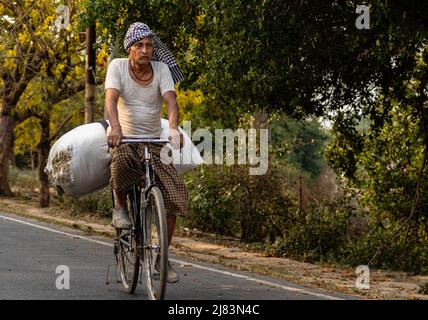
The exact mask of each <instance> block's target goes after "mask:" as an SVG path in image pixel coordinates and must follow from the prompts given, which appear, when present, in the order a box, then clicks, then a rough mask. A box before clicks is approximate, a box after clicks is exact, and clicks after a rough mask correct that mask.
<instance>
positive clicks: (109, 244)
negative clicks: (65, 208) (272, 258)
mask: <svg viewBox="0 0 428 320" xmlns="http://www.w3.org/2000/svg"><path fill="white" fill-rule="evenodd" d="M0 218H2V219H5V220H9V221H13V222H17V223H22V224H25V225H28V226H31V227H35V228H38V229H42V230H46V231H50V232H53V233H58V234H61V235H64V236H68V237H71V238H78V239H82V240H86V241H89V242H93V243H97V244H101V245H104V246H108V247H113V244H112V243H108V242H104V241H100V240H95V239H90V238H87V237H84V236H80V235H76V234H72V233H68V232H63V231H59V230H55V229H52V228H48V227H44V226H41V225H38V224H34V223H30V222H26V221H23V220H19V219H14V218H10V217H6V216H3V215H0ZM170 260H171V261H172V262H176V263H180V264H183V265H191V266H192V267H194V268H198V269H203V270H208V271H211V272H217V273H221V274H224V275H228V276H231V277H235V278H242V279H245V280H248V281H253V282H257V283H260V284H264V285H267V286H271V287H276V288H281V289H284V290H288V291H293V292H297V293H302V294H308V295H312V296H316V297H319V298H324V299H329V300H344V299H342V298H338V297H333V296H330V295H327V294H322V293H317V292H312V291H309V290H306V289H300V288H294V287H289V286H284V285H280V284H277V283H274V282H270V281H266V280H261V279H256V278H252V277H250V276H245V275H241V274H237V273H232V272H229V271H223V270H217V269H214V268H210V267H205V266H202V265H199V264H195V263H189V262H186V261H181V260H177V259H170Z"/></svg>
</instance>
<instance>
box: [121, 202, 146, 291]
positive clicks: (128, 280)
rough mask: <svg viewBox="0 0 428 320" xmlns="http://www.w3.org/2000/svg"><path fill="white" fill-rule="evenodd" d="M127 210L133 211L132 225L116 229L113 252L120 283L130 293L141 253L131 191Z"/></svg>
mask: <svg viewBox="0 0 428 320" xmlns="http://www.w3.org/2000/svg"><path fill="white" fill-rule="evenodd" d="M128 210H131V212H132V213H133V214H132V215H131V221H132V227H131V229H130V230H125V229H116V233H117V237H116V242H115V253H116V257H117V263H118V267H119V273H120V278H121V281H122V284H123V286H124V288H125V291H126V292H128V293H130V294H132V293H134V291H135V288H136V287H137V283H138V278H139V274H140V255H141V253H140V252H141V250H140V247H141V245H140V244H141V232H140V231H139V230H140V227H139V226H140V223H139V217H140V214H139V212H138V206H137V200H136V198H135V194H133V193H131V194H129V196H128ZM135 220H136V221H135Z"/></svg>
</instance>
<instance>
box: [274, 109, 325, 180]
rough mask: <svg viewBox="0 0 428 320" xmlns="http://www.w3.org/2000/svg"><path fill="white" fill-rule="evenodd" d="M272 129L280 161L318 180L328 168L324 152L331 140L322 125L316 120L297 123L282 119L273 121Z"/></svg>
mask: <svg viewBox="0 0 428 320" xmlns="http://www.w3.org/2000/svg"><path fill="white" fill-rule="evenodd" d="M271 128H272V130H271V137H272V145H273V147H274V148H275V149H276V151H277V153H279V159H281V160H284V161H286V162H287V163H290V164H292V165H294V166H295V167H296V168H298V169H300V170H302V171H305V172H309V173H310V174H311V176H312V177H313V178H314V179H316V178H318V177H319V175H320V173H321V172H322V171H323V170H325V169H326V167H327V161H326V160H325V158H324V156H323V154H322V150H323V149H324V146H325V145H326V144H327V143H328V138H329V134H328V133H327V131H326V130H323V129H322V128H321V126H320V123H319V122H318V121H317V120H316V119H309V120H305V121H295V120H293V119H287V118H285V117H280V118H279V119H277V120H276V119H275V120H272V124H271Z"/></svg>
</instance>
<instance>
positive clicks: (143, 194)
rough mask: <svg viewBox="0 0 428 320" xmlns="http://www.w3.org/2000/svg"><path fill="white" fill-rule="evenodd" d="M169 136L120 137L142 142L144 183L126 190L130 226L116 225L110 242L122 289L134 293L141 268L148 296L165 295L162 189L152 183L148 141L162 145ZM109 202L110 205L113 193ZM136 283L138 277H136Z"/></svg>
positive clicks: (164, 233) (131, 141)
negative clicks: (112, 241) (165, 137)
mask: <svg viewBox="0 0 428 320" xmlns="http://www.w3.org/2000/svg"><path fill="white" fill-rule="evenodd" d="M168 142H169V140H163V139H158V138H142V137H138V136H132V137H124V138H123V139H122V141H121V143H124V144H132V143H144V168H145V185H144V188H143V189H142V188H140V186H139V185H138V183H135V184H133V185H132V186H131V187H130V190H128V192H127V203H128V212H129V213H130V219H131V222H132V225H131V228H130V229H117V228H116V239H115V243H114V255H115V256H116V268H118V269H119V273H120V278H121V282H122V284H123V286H124V288H125V291H126V292H128V293H130V294H132V293H134V291H135V289H136V287H137V283H138V280H139V278H140V279H141V278H142V273H143V269H144V270H145V278H146V284H147V290H148V295H149V299H150V300H162V299H164V297H165V292H166V284H167V273H168V266H167V264H168V230H167V223H166V212H165V205H164V200H163V196H162V192H161V190H160V188H159V187H158V186H156V184H155V172H154V170H153V168H152V164H151V157H152V155H151V153H150V145H149V144H150V143H156V144H162V145H165V144H166V143H168ZM112 198H113V201H112V202H113V206H114V197H112ZM140 283H142V281H141V280H140Z"/></svg>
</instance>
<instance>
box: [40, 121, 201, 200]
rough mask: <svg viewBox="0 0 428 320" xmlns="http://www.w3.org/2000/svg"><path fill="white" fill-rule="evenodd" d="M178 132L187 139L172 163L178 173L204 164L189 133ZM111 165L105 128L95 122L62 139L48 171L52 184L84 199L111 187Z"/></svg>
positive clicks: (54, 148) (164, 124)
mask: <svg viewBox="0 0 428 320" xmlns="http://www.w3.org/2000/svg"><path fill="white" fill-rule="evenodd" d="M161 123H162V133H161V138H163V139H167V138H168V129H169V122H168V120H166V119H162V121H161ZM106 125H108V121H106ZM179 131H180V132H181V133H182V134H183V137H184V147H183V149H181V151H179V150H175V149H172V161H173V164H174V166H175V168H176V169H177V172H178V173H184V172H187V171H189V170H192V169H194V168H196V167H197V166H198V165H201V164H202V163H203V159H202V157H201V155H200V153H199V151H198V149H197V148H196V147H195V145H194V144H193V142H192V140H191V139H190V137H189V136H188V135H187V133H186V132H185V131H184V130H183V129H182V128H181V127H179ZM168 145H169V144H168ZM170 148H171V147H170ZM110 162H111V156H110V154H109V148H108V145H107V133H106V129H105V128H104V126H103V125H102V124H101V123H100V122H94V123H89V124H85V125H81V126H79V127H76V128H74V129H73V130H71V131H69V132H67V133H66V134H64V135H63V136H62V137H61V138H59V139H58V140H57V141H56V142H55V144H54V145H53V146H52V148H51V150H50V152H49V157H48V162H47V165H46V168H45V171H46V173H47V174H48V176H49V180H50V181H51V184H52V185H54V186H60V187H61V188H62V189H63V190H64V191H65V192H66V193H70V194H73V195H76V196H82V195H85V194H88V193H91V192H94V191H96V190H99V189H101V188H103V187H105V186H107V185H108V184H109V181H110Z"/></svg>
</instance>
